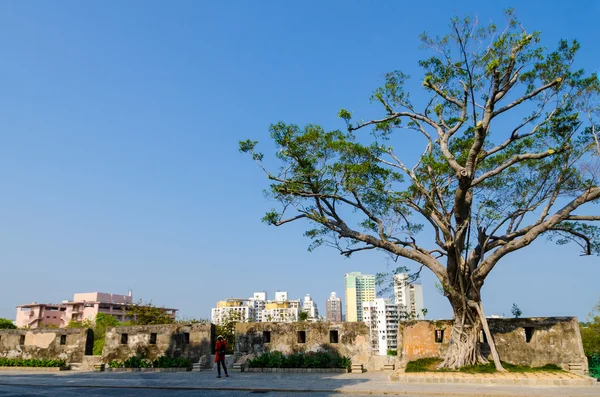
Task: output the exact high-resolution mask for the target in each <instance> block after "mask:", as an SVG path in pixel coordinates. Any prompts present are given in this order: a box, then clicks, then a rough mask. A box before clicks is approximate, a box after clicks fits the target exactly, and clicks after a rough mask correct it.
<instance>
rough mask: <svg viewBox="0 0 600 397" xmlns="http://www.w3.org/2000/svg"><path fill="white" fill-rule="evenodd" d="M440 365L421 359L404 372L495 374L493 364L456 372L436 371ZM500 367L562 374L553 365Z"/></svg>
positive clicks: (434, 359)
mask: <svg viewBox="0 0 600 397" xmlns="http://www.w3.org/2000/svg"><path fill="white" fill-rule="evenodd" d="M441 363H442V359H440V358H421V359H418V360H415V361H409V362H408V363H407V364H406V369H405V370H404V372H462V373H466V374H493V373H495V372H496V367H495V366H494V363H493V362H490V363H488V364H479V365H466V366H464V367H462V368H460V369H458V370H454V371H453V370H450V369H437V367H438V366H439V365H440V364H441ZM502 366H503V367H504V369H506V371H508V372H512V373H525V372H563V370H562V368H560V367H559V366H558V365H555V364H546V365H543V366H541V367H529V366H527V365H513V364H509V363H505V362H502Z"/></svg>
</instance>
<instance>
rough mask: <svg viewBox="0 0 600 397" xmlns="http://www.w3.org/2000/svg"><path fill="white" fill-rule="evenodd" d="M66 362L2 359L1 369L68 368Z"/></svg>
mask: <svg viewBox="0 0 600 397" xmlns="http://www.w3.org/2000/svg"><path fill="white" fill-rule="evenodd" d="M66 366H67V363H66V361H65V360H44V359H35V358H30V359H22V358H4V357H0V367H66Z"/></svg>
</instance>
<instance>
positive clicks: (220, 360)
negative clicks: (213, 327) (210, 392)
mask: <svg viewBox="0 0 600 397" xmlns="http://www.w3.org/2000/svg"><path fill="white" fill-rule="evenodd" d="M226 349H227V341H226V340H225V338H223V337H222V336H221V335H219V336H218V337H217V343H216V344H215V362H216V363H217V373H218V375H217V378H220V377H221V365H222V366H223V371H225V376H226V377H228V378H229V374H228V373H227V368H226V367H225V350H226Z"/></svg>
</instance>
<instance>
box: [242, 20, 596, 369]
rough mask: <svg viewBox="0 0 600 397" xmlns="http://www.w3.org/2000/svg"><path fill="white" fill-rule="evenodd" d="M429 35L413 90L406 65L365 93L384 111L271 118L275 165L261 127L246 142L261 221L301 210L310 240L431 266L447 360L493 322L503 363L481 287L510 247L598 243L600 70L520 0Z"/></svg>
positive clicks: (477, 358)
mask: <svg viewBox="0 0 600 397" xmlns="http://www.w3.org/2000/svg"><path fill="white" fill-rule="evenodd" d="M421 43H422V47H423V49H424V50H425V51H427V52H428V53H429V56H428V57H426V58H424V59H422V60H421V61H419V65H420V67H421V68H422V70H423V76H422V78H421V79H422V80H419V81H421V82H422V83H421V89H422V91H421V92H420V95H419V96H418V97H417V100H414V99H413V98H412V97H411V95H410V94H411V93H410V92H409V89H408V87H409V85H410V76H408V75H407V74H405V73H403V72H402V71H400V70H396V71H393V72H390V73H388V74H387V75H386V76H385V80H384V82H383V84H382V85H381V87H379V88H377V89H376V90H375V91H374V93H373V95H372V97H371V99H372V100H373V101H375V102H377V103H379V104H380V105H381V109H382V111H383V113H382V114H381V115H380V116H379V117H377V118H373V119H371V120H368V121H362V120H361V121H355V120H354V116H353V114H352V112H350V111H349V110H346V109H341V110H340V112H339V114H338V116H339V117H340V118H341V119H343V120H344V123H345V126H346V128H345V130H332V131H328V130H326V129H324V128H323V127H321V126H319V125H314V124H307V125H306V126H305V127H299V126H297V125H294V124H286V123H284V122H279V123H276V124H273V125H271V127H270V133H271V137H272V139H273V140H274V142H275V145H276V147H277V152H276V153H275V157H276V158H277V159H278V160H279V162H280V167H279V168H277V169H275V170H271V169H269V168H268V167H267V166H266V165H265V163H264V162H263V160H264V155H263V154H262V153H261V152H259V151H258V150H257V142H256V141H253V140H246V141H242V142H240V151H242V152H247V153H250V154H251V156H252V158H253V159H254V160H255V161H256V162H257V163H258V164H259V166H260V167H261V168H262V169H263V170H264V172H265V173H266V175H267V177H268V179H269V180H270V181H271V184H270V189H269V191H268V194H269V195H270V197H271V198H272V199H273V200H275V201H276V202H278V203H279V204H280V207H279V208H276V209H273V210H272V211H269V212H268V213H267V214H266V215H265V216H264V218H263V221H264V222H266V223H268V224H271V225H276V226H281V225H284V224H287V223H289V222H294V221H299V220H307V221H309V223H310V224H311V225H312V226H311V227H310V228H309V229H308V230H307V231H306V232H305V235H306V236H308V237H309V238H311V239H312V244H311V246H310V249H313V248H315V247H318V246H322V245H326V246H332V247H335V248H336V249H338V250H339V251H340V252H341V253H342V254H343V255H346V256H350V255H352V254H354V253H356V252H359V251H367V250H381V251H384V252H386V253H389V254H390V255H391V256H392V257H393V258H394V259H397V258H406V259H409V260H412V261H414V262H416V263H418V264H419V265H421V266H423V267H426V268H428V269H430V270H431V271H432V272H433V273H434V274H435V276H436V277H437V278H438V280H439V282H440V284H441V286H442V289H443V292H444V295H445V296H447V297H448V299H449V301H450V303H451V305H452V307H453V310H454V316H455V321H456V322H455V326H454V328H453V331H452V338H451V346H450V349H449V350H448V354H447V356H446V360H445V361H444V363H443V364H442V366H444V367H448V368H456V367H460V366H463V365H466V364H476V363H480V362H486V359H485V358H484V357H482V356H481V354H480V350H479V342H478V339H479V338H478V336H479V335H478V333H479V330H480V329H481V328H482V327H483V330H484V331H485V332H486V334H487V339H488V341H490V342H489V343H490V347H491V350H492V353H493V355H494V361H495V363H496V366H497V367H498V368H499V369H501V366H500V363H499V360H498V359H497V357H496V355H495V351H496V350H495V347H494V346H493V339H492V338H491V336H490V335H489V330H488V329H487V322H486V320H485V316H484V314H483V309H482V304H481V294H480V292H481V287H482V286H483V284H484V280H485V279H486V277H487V276H488V275H489V274H490V272H491V271H492V270H493V269H494V268H495V266H496V265H497V264H498V263H499V262H500V260H501V259H502V258H504V257H505V256H506V255H508V254H510V253H512V252H515V251H517V250H520V249H523V248H525V247H527V246H528V245H530V244H531V243H532V242H533V241H535V240H536V239H538V238H539V237H541V236H544V237H547V238H549V239H552V240H554V241H555V242H556V243H558V244H567V243H575V244H577V245H578V246H579V247H580V249H581V253H582V254H584V255H590V254H599V253H600V229H599V228H598V226H597V225H595V223H594V222H596V221H599V220H600V216H599V215H594V214H597V213H598V210H597V207H596V210H594V207H593V204H590V203H598V200H599V198H600V187H599V179H600V163H599V160H598V158H599V154H600V144H599V141H598V133H597V131H598V120H597V117H598V109H599V107H598V93H599V92H600V83H599V81H598V76H597V75H596V74H595V73H592V74H586V73H585V71H584V70H583V69H578V68H576V67H575V66H574V63H575V56H576V54H577V52H578V50H579V43H578V42H577V41H575V40H573V41H567V40H561V41H560V42H559V43H558V44H557V45H556V46H555V47H553V48H546V47H545V46H543V45H542V44H541V34H540V32H528V31H527V30H525V28H524V27H523V26H522V25H521V24H520V23H519V21H518V20H517V18H516V16H515V13H514V12H513V11H512V10H508V11H507V12H506V24H505V26H504V27H503V28H499V27H497V26H496V25H495V24H494V23H491V24H489V25H487V26H480V25H479V24H478V21H477V20H474V19H471V18H468V17H465V18H454V19H452V20H451V23H450V31H449V33H448V34H446V35H445V36H442V37H437V36H436V37H434V36H430V35H428V34H426V33H424V34H423V35H422V36H421ZM367 129H370V130H371V134H370V135H368V134H366V133H362V132H363V130H367ZM409 139H411V140H415V141H416V142H422V143H423V150H422V152H421V153H420V154H415V153H409V152H407V151H406V150H403V149H404V146H405V142H406V141H407V140H409ZM411 158H415V160H414V161H412V162H411V163H409V162H408V161H409V160H410V159H411ZM586 204H587V205H586ZM590 205H591V206H590Z"/></svg>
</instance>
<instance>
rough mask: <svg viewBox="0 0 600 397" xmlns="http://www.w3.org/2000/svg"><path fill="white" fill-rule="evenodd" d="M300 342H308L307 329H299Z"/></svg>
mask: <svg viewBox="0 0 600 397" xmlns="http://www.w3.org/2000/svg"><path fill="white" fill-rule="evenodd" d="M298 343H306V331H298Z"/></svg>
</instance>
